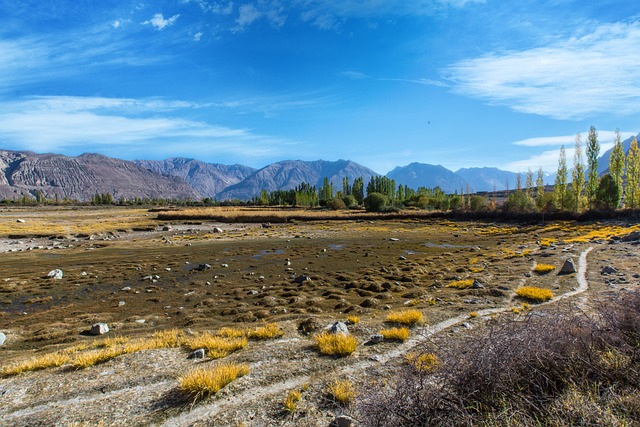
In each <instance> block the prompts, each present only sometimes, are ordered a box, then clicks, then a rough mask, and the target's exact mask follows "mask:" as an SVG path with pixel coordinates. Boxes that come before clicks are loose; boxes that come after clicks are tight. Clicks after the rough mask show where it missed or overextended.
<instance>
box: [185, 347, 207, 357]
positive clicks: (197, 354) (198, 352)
mask: <svg viewBox="0 0 640 427" xmlns="http://www.w3.org/2000/svg"><path fill="white" fill-rule="evenodd" d="M187 359H204V348H199V349H197V350H195V351H193V352H192V353H191V354H190V355H189V356H187Z"/></svg>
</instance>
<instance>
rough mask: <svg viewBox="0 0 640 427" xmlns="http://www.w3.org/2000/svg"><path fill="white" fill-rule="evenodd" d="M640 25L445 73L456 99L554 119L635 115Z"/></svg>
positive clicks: (606, 29)
mask: <svg viewBox="0 0 640 427" xmlns="http://www.w3.org/2000/svg"><path fill="white" fill-rule="evenodd" d="M638 46H640V22H637V21H635V22H629V23H617V24H611V25H600V26H597V27H595V28H594V29H593V31H592V32H591V33H589V34H587V35H582V36H580V37H572V38H569V39H564V40H561V41H555V42H553V43H551V44H549V45H547V46H543V47H538V48H534V49H528V50H524V51H518V52H515V51H512V52H502V53H498V52H496V53H491V54H487V55H485V56H482V57H479V58H473V59H467V60H463V61H460V62H458V63H456V64H453V65H452V66H450V67H449V68H448V69H446V70H445V72H444V74H445V76H446V77H447V78H448V79H449V80H450V81H451V82H452V83H453V84H454V85H455V91H456V92H457V93H459V94H461V95H464V96H469V97H472V98H478V99H481V100H484V101H486V102H488V103H489V104H493V105H505V106H508V107H510V108H512V109H513V110H516V111H520V112H523V113H528V114H538V115H542V116H547V117H551V118H555V119H581V118H586V117H590V116H593V115H596V114H601V113H618V114H636V113H638V112H640V55H638Z"/></svg>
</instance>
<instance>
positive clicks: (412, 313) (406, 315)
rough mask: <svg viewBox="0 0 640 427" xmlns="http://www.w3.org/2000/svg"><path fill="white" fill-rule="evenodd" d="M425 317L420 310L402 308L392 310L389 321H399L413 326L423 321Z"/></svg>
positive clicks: (388, 317)
mask: <svg viewBox="0 0 640 427" xmlns="http://www.w3.org/2000/svg"><path fill="white" fill-rule="evenodd" d="M423 321H424V318H423V316H422V312H421V311H420V310H400V311H392V312H391V313H389V315H388V316H387V322H389V323H398V324H400V325H407V326H413V325H417V324H418V323H422V322H423Z"/></svg>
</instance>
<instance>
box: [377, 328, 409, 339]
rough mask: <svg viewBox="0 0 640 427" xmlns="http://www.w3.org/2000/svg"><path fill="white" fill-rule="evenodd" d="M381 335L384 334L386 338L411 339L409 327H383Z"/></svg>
mask: <svg viewBox="0 0 640 427" xmlns="http://www.w3.org/2000/svg"><path fill="white" fill-rule="evenodd" d="M380 335H382V336H383V337H384V339H385V340H391V341H406V340H408V339H409V329H408V328H390V329H383V330H381V331H380Z"/></svg>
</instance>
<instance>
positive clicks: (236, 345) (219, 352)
mask: <svg viewBox="0 0 640 427" xmlns="http://www.w3.org/2000/svg"><path fill="white" fill-rule="evenodd" d="M186 345H187V347H189V349H191V350H197V349H199V348H204V349H205V350H207V353H208V354H209V357H211V358H212V359H220V358H222V357H226V356H228V355H230V354H231V353H233V352H234V351H238V350H241V349H243V348H244V347H245V346H246V345H247V338H246V337H242V338H224V337H219V336H215V335H211V334H208V333H201V334H200V335H197V336H195V337H193V338H190V339H189V340H188V341H187V343H186Z"/></svg>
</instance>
